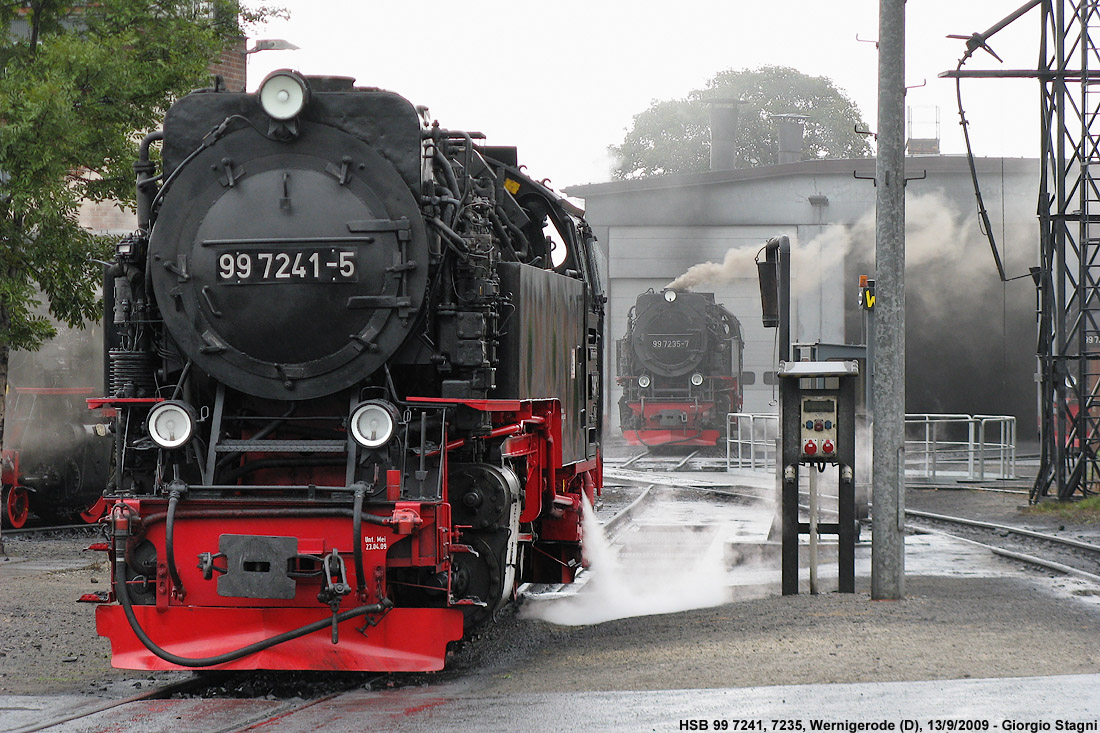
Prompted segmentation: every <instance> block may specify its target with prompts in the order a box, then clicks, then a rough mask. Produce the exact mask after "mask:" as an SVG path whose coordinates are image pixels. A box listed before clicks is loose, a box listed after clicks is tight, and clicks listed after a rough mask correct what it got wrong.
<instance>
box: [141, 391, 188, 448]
mask: <svg viewBox="0 0 1100 733" xmlns="http://www.w3.org/2000/svg"><path fill="white" fill-rule="evenodd" d="M197 421H198V418H197V415H196V414H195V408H193V407H191V405H189V404H187V403H186V402H179V401H177V400H169V401H168V402H161V403H159V404H157V405H156V406H155V407H154V408H153V409H152V410H150V411H149V419H148V420H147V421H146V423H145V425H146V427H147V428H148V430H149V437H150V438H152V439H153V442H154V443H156V444H157V445H158V446H160V447H161V448H164V449H165V450H171V449H173V448H179V447H180V446H182V445H184V444H185V443H187V441H189V440H191V438H192V437H193V436H194V435H195V423H196V422H197Z"/></svg>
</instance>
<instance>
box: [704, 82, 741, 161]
mask: <svg viewBox="0 0 1100 733" xmlns="http://www.w3.org/2000/svg"><path fill="white" fill-rule="evenodd" d="M707 104H709V105H710V169H711V170H712V171H731V170H733V169H734V168H736V167H737V110H738V107H739V106H740V104H741V100H739V99H708V100H707Z"/></svg>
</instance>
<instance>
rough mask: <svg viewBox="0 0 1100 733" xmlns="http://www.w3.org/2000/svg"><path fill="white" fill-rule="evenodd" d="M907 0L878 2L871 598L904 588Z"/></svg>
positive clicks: (890, 597) (892, 595)
mask: <svg viewBox="0 0 1100 733" xmlns="http://www.w3.org/2000/svg"><path fill="white" fill-rule="evenodd" d="M904 110H905V0H879V35H878V156H877V164H876V169H875V185H876V189H875V191H876V196H875V206H876V217H875V275H876V277H875V280H876V283H875V291H876V303H875V311H876V315H875V318H874V324H875V328H874V332H873V333H872V338H873V339H874V354H875V369H874V379H873V381H872V385H871V393H872V395H873V397H874V410H875V417H874V425H875V427H874V439H873V443H872V445H873V448H874V459H873V460H874V463H873V466H872V470H871V480H872V487H873V488H872V502H873V505H874V508H873V510H872V514H871V534H872V539H871V598H872V599H874V600H897V599H900V598H901V597H902V596H903V595H904V593H905V535H904V532H903V529H902V528H903V526H904V517H905V114H904Z"/></svg>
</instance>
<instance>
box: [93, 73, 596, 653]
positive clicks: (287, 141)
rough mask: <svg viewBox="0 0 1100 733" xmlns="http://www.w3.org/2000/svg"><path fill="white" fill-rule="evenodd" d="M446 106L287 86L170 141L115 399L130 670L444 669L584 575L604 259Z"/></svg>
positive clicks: (114, 543) (124, 335)
mask: <svg viewBox="0 0 1100 733" xmlns="http://www.w3.org/2000/svg"><path fill="white" fill-rule="evenodd" d="M425 112H426V111H425V110H423V109H422V108H420V109H418V108H414V107H413V106H412V104H410V103H409V102H408V101H407V100H406V99H404V98H403V97H401V96H399V95H397V94H394V93H392V92H388V91H383V90H380V89H375V88H362V87H356V86H354V80H352V79H348V78H343V77H305V76H302V75H299V74H298V73H296V72H293V71H289V70H281V71H277V72H274V73H272V74H270V75H269V76H268V77H267V78H266V79H265V80H264V81H263V82H262V84H261V85H260V87H259V90H258V92H257V93H256V94H244V93H228V92H224V91H220V90H208V91H206V92H202V93H193V94H191V95H189V96H187V97H185V98H183V99H181V100H180V101H179V102H177V103H176V104H175V105H174V106H173V107H172V108H171V109H170V110H169V111H168V113H167V116H166V118H165V120H164V124H163V131H159V132H155V133H152V134H151V135H150V136H148V137H147V138H146V139H145V140H144V141H143V142H142V145H141V147H140V157H139V161H138V162H137V163H136V165H135V170H136V172H137V187H138V230H137V232H136V233H135V234H134V235H133V236H130V237H128V238H126V239H125V240H124V241H122V242H121V243H120V244H119V245H118V247H117V261H116V263H115V264H114V266H113V268H112V270H111V272H110V275H111V279H112V283H111V284H112V287H111V288H110V290H111V292H109V293H108V295H107V298H106V301H107V308H108V316H109V317H108V319H107V320H109V321H110V324H109V326H110V333H111V336H112V338H111V343H110V344H109V346H110V350H109V365H110V384H109V389H108V392H109V393H108V394H107V395H106V396H104V397H103V398H100V399H96V400H92V401H91V404H92V406H93V407H103V408H107V409H112V410H114V411H115V413H116V417H115V419H114V422H113V429H114V440H115V442H114V450H115V454H114V467H115V470H114V475H113V478H112V480H111V482H110V485H109V486H108V488H107V498H108V501H109V503H110V505H111V508H110V513H109V516H108V520H107V521H108V522H109V541H108V542H105V543H103V544H102V546H101V549H104V550H106V551H108V552H109V553H110V556H111V558H112V567H113V579H112V590H111V593H110V595H109V596H107V597H103V596H94V595H89V596H87V597H86V600H89V601H99V602H101V605H99V606H98V608H97V630H98V632H99V634H100V635H101V636H106V637H108V638H109V639H110V641H111V645H112V652H113V656H112V662H113V664H114V665H115V666H116V667H121V668H130V669H178V668H181V667H185V668H197V669H283V670H290V669H294V670H371V671H422V670H436V669H441V668H442V667H443V666H444V661H445V657H446V653H447V649H448V646H449V645H451V644H452V643H453V642H456V641H458V640H460V639H461V638H462V637H463V636H464V634H465V633H468V632H469V631H471V630H472V629H474V628H477V627H478V626H479V625H481V624H483V623H486V622H488V621H490V620H491V619H492V618H493V616H494V614H495V613H496V612H497V611H498V609H500V608H501V607H502V605H503V604H505V603H506V602H507V601H508V600H509V599H510V598H512V597H513V594H514V593H516V591H517V588H518V586H519V585H520V584H521V583H526V582H539V583H547V582H552V583H567V582H571V581H572V580H573V577H574V574H575V572H576V571H577V570H578V568H579V567H580V565H581V561H582V557H581V514H582V502H583V501H584V500H585V498H586V497H587V499H588V500H591V499H592V498H593V495H594V494H595V493H596V492H598V491H599V490H600V487H601V484H602V472H601V470H602V469H601V453H600V418H601V416H600V412H599V410H600V390H601V385H600V380H599V374H600V373H601V371H600V370H601V362H602V359H603V356H602V345H601V333H602V322H603V303H604V300H605V298H604V296H603V293H602V286H601V285H600V282H599V279H598V276H597V267H598V263H597V262H596V261H595V257H596V256H597V250H596V245H595V240H594V237H593V236H592V233H591V230H590V228H589V226H588V225H587V223H586V222H585V221H584V219H583V212H582V211H580V210H579V209H578V208H576V207H575V206H572V205H571V204H570V203H569V202H568V201H567V200H565V199H564V198H562V197H560V196H559V195H557V194H556V193H554V192H553V191H552V190H550V189H549V188H548V187H547V186H545V185H543V184H542V183H539V182H537V181H535V180H533V179H532V178H530V177H529V176H527V175H526V174H525V173H523V172H522V170H521V169H520V167H519V165H518V163H517V155H516V150H515V148H509V147H490V146H487V145H484V144H483V143H482V139H483V136H481V135H480V134H478V133H471V132H455V131H451V130H447V129H444V128H441V127H440V126H439V125H438V124H437V123H431V124H429V122H428V118H427V117H426V115H425ZM158 140H160V141H162V143H161V144H162V154H161V158H162V161H163V162H162V167H161V170H160V171H159V173H158V171H157V167H156V164H155V163H154V161H153V160H152V156H151V155H150V147H151V146H152V145H153V144H154V143H155V142H156V141H158ZM104 595H106V594H104Z"/></svg>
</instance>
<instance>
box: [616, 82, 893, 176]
mask: <svg viewBox="0 0 1100 733" xmlns="http://www.w3.org/2000/svg"><path fill="white" fill-rule="evenodd" d="M708 99H738V100H741V102H742V104H741V105H740V115H739V120H738V133H737V141H736V147H737V158H738V165H739V166H741V167H749V168H751V167H756V166H761V165H772V164H774V163H775V162H776V154H777V148H778V135H777V132H776V125H775V120H774V119H773V116H775V115H781V114H798V115H805V116H806V117H807V119H806V122H805V136H804V138H803V147H802V158H803V160H814V159H820V158H859V157H864V156H868V155H870V154H871V146H870V143H869V142H868V141H867V137H866V136H865V135H860V134H858V133H856V132H855V129H854V128H855V125H857V124H860V123H862V122H863V120H862V117H861V115H860V111H859V109H858V108H857V107H856V105H855V103H854V102H852V100H850V99H849V98H848V97H847V95H845V93H844V92H843V91H841V90H840V89H838V88H837V87H836V86H835V85H834V84H833V83H832V81H830V80H829V79H827V78H825V77H823V76H807V75H806V74H803V73H801V72H799V71H797V70H795V69H791V68H788V67H785V66H763V67H761V68H759V69H751V70H750V69H744V70H741V71H735V70H733V69H730V70H728V71H723V72H720V73H718V74H717V75H715V77H714V78H713V79H711V80H710V81H709V82H707V86H706V88H705V89H697V90H695V91H693V92H691V94H689V95H688V96H687V98H686V99H677V100H664V101H655V102H653V103H652V104H651V105H650V107H649V109H647V110H646V111H644V112H641V113H639V114H637V115H635V116H634V126H633V128H632V129H631V130H630V131H629V132H627V134H626V137H625V138H624V139H623V143H622V145H612V146H610V147H609V150H610V151H611V153H612V154H613V155H615V156H616V157H617V159H618V165H617V166H616V168H615V170H614V173H613V175H614V177H615V178H616V179H619V180H632V179H636V178H645V177H647V176H657V175H663V174H668V173H699V172H702V171H705V170H707V169H708V168H709V166H710V124H709V115H710V112H709V110H708V104H707V102H706V100H708Z"/></svg>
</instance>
